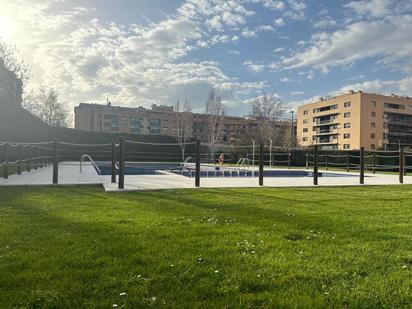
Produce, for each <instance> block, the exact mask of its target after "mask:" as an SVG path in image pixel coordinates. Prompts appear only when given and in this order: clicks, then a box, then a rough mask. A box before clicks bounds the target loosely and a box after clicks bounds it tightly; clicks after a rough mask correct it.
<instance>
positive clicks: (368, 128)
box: [297, 91, 412, 150]
mask: <svg viewBox="0 0 412 309" xmlns="http://www.w3.org/2000/svg"><path fill="white" fill-rule="evenodd" d="M297 118H298V121H297V140H298V143H299V145H301V146H303V147H308V146H312V145H320V146H321V148H322V149H359V148H360V147H364V148H365V149H368V150H370V149H385V148H395V147H396V148H397V147H399V145H400V146H412V98H409V97H402V96H397V95H390V96H388V95H381V94H374V93H364V92H362V91H358V92H354V91H349V92H348V93H346V94H342V95H339V96H336V97H332V98H326V99H320V100H319V101H318V102H314V103H309V104H306V105H303V106H300V107H299V108H298V113H297Z"/></svg>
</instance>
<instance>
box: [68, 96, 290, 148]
mask: <svg viewBox="0 0 412 309" xmlns="http://www.w3.org/2000/svg"><path fill="white" fill-rule="evenodd" d="M74 114H75V128H76V129H80V130H86V131H95V132H116V133H131V134H144V135H168V136H175V135H176V127H177V125H176V120H177V115H176V113H175V112H174V108H173V107H172V106H166V105H152V108H151V109H146V108H144V107H137V108H129V107H121V106H113V105H112V104H110V103H108V104H106V105H102V104H89V103H80V104H79V106H77V107H75V109H74ZM187 116H188V119H189V121H190V122H191V123H192V135H193V137H194V138H198V139H200V140H201V141H204V142H206V141H207V133H208V115H206V114H197V113H189V114H188V115H187ZM258 124H259V122H258V121H257V120H255V119H252V118H245V117H234V116H225V117H224V118H223V123H222V137H221V140H220V141H219V142H222V143H236V142H239V141H240V140H241V139H242V137H244V136H245V135H246V134H247V133H248V131H250V130H253V129H255V128H256V127H257V126H258ZM270 125H271V127H272V128H274V129H276V132H278V136H277V138H276V140H277V141H280V140H288V137H290V138H289V140H295V139H294V137H293V134H295V133H296V128H294V129H292V127H293V126H292V122H291V121H289V120H276V121H275V120H273V121H271V122H270ZM274 140H275V139H274Z"/></svg>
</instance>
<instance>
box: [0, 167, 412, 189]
mask: <svg viewBox="0 0 412 309" xmlns="http://www.w3.org/2000/svg"><path fill="white" fill-rule="evenodd" d="M266 169H267V170H269V168H265V170H266ZM276 170H279V168H277V169H276ZM284 170H286V169H284ZM292 170H293V169H292ZM296 170H302V169H296ZM309 171H310V170H309ZM319 171H320V172H326V173H337V174H340V175H342V174H344V175H347V177H345V176H339V177H319V185H318V186H320V187H322V186H357V185H360V184H359V173H357V172H355V173H352V172H351V173H346V172H340V171H339V172H334V171H325V170H322V169H320V170H319ZM52 175H53V168H52V166H47V167H43V168H38V169H37V170H32V171H31V172H23V173H22V174H21V175H10V176H9V178H8V179H4V178H0V186H46V185H52ZM365 176H366V177H365V185H398V184H399V176H398V175H395V174H392V175H391V174H372V173H366V174H365ZM110 180H111V177H110V176H108V175H98V173H97V172H96V170H95V169H94V168H93V166H92V165H90V164H84V165H83V169H82V172H80V165H79V162H62V163H61V164H59V185H101V186H103V188H104V190H105V191H106V192H118V191H140V190H158V189H181V188H195V184H194V181H195V179H194V178H190V177H185V176H181V175H176V174H166V175H126V176H125V188H124V189H123V190H119V189H118V184H117V183H111V181H110ZM404 184H412V176H404ZM313 186H314V185H313V179H312V177H265V178H264V187H313ZM200 187H201V188H253V187H259V179H258V177H253V178H252V177H233V178H232V177H217V178H214V177H210V178H203V177H202V178H200Z"/></svg>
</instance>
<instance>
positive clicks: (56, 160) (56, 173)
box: [53, 140, 59, 184]
mask: <svg viewBox="0 0 412 309" xmlns="http://www.w3.org/2000/svg"><path fill="white" fill-rule="evenodd" d="M58 143H59V142H58V141H57V140H55V141H54V143H53V184H57V183H59V148H58Z"/></svg>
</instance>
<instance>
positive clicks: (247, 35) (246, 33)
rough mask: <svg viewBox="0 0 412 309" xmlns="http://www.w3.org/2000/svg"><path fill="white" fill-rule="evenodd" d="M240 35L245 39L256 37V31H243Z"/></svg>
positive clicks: (246, 29)
mask: <svg viewBox="0 0 412 309" xmlns="http://www.w3.org/2000/svg"><path fill="white" fill-rule="evenodd" d="M240 35H241V36H243V37H245V38H253V37H257V34H256V31H253V30H250V29H248V28H245V29H243V31H242V33H241V34H240Z"/></svg>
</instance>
